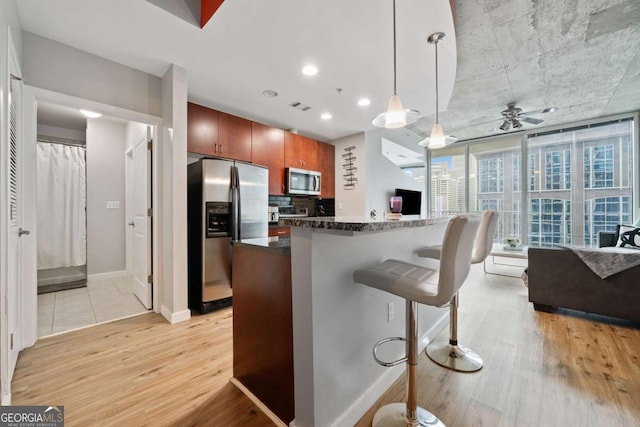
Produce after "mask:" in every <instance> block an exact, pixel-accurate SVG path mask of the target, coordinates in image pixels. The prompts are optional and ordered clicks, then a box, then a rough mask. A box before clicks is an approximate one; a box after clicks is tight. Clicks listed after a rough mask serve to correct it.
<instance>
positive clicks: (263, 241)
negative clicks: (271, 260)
mask: <svg viewBox="0 0 640 427" xmlns="http://www.w3.org/2000/svg"><path fill="white" fill-rule="evenodd" d="M233 245H238V246H250V247H253V248H257V249H260V250H265V251H268V252H273V253H277V254H280V255H291V238H290V237H277V236H274V237H258V238H254V239H242V240H239V241H236V242H233Z"/></svg>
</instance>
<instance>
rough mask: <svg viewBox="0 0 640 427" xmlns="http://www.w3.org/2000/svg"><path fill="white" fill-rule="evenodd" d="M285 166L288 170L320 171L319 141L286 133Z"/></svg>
mask: <svg viewBox="0 0 640 427" xmlns="http://www.w3.org/2000/svg"><path fill="white" fill-rule="evenodd" d="M284 165H285V167H287V168H298V169H307V170H312V171H318V170H319V169H318V141H316V140H315V139H311V138H307V137H305V136H302V135H297V134H295V133H291V132H285V134H284Z"/></svg>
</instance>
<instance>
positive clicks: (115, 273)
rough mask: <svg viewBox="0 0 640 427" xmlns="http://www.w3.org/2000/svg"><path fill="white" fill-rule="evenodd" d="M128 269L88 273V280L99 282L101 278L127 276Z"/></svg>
mask: <svg viewBox="0 0 640 427" xmlns="http://www.w3.org/2000/svg"><path fill="white" fill-rule="evenodd" d="M126 276H127V270H120V271H108V272H106V273H97V274H88V275H87V282H97V281H100V280H109V279H119V278H120V277H126Z"/></svg>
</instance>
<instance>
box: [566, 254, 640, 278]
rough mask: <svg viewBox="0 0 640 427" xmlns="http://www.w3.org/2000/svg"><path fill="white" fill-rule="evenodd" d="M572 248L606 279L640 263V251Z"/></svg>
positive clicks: (588, 265)
mask: <svg viewBox="0 0 640 427" xmlns="http://www.w3.org/2000/svg"><path fill="white" fill-rule="evenodd" d="M567 249H571V250H572V251H573V252H574V253H575V254H576V255H578V256H579V257H580V259H581V260H582V261H583V262H584V263H585V264H586V265H587V267H589V268H590V269H591V270H592V271H593V272H594V273H596V274H597V275H598V276H600V278H602V279H606V278H607V277H609V276H613V275H614V274H616V273H620V272H621V271H624V270H627V269H629V268H633V267H635V266H637V265H640V251H639V250H637V249H626V248H618V247H608V248H598V249H594V248H577V247H567Z"/></svg>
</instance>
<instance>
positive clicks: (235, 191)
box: [231, 165, 242, 240]
mask: <svg viewBox="0 0 640 427" xmlns="http://www.w3.org/2000/svg"><path fill="white" fill-rule="evenodd" d="M231 191H232V196H231V197H232V199H231V201H232V206H233V232H232V235H231V238H232V240H240V236H241V234H240V224H241V222H242V221H241V218H242V215H241V212H242V209H241V205H240V177H239V175H238V167H237V166H235V165H234V166H232V167H231Z"/></svg>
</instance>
